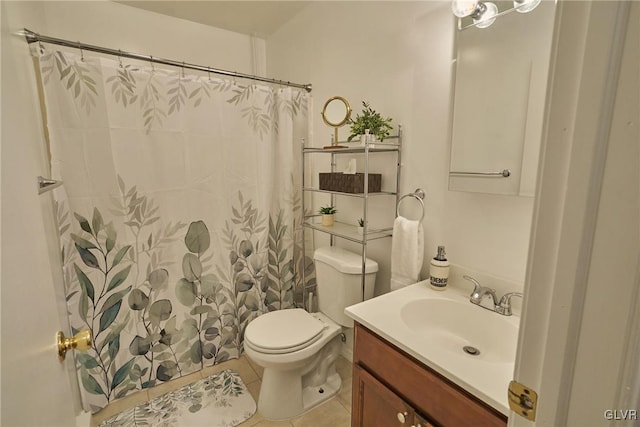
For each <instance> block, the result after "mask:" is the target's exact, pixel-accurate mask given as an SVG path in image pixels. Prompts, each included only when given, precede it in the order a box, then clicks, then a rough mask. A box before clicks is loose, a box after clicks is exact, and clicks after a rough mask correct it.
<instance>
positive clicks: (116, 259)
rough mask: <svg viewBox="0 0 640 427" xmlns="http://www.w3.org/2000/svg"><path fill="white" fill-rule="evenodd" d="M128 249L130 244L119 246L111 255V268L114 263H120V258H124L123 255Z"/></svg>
mask: <svg viewBox="0 0 640 427" xmlns="http://www.w3.org/2000/svg"><path fill="white" fill-rule="evenodd" d="M129 249H131V245H127V246H125V247H123V248H121V249H120V250H119V251H118V252H117V253H116V256H115V257H113V263H111V268H113V267H115V266H116V265H118V264H120V261H122V258H124V256H125V255H126V254H127V252H129Z"/></svg>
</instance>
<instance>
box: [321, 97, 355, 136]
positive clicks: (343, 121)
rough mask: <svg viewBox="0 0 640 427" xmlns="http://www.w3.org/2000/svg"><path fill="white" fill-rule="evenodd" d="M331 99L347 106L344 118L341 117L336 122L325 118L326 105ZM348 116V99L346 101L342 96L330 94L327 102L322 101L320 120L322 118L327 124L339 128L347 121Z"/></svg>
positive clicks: (349, 114) (349, 116) (349, 111)
mask: <svg viewBox="0 0 640 427" xmlns="http://www.w3.org/2000/svg"><path fill="white" fill-rule="evenodd" d="M333 101H342V103H343V104H344V106H345V107H346V108H347V112H346V113H345V115H344V119H342V121H340V122H338V123H332V122H330V121H329V120H328V119H327V114H326V113H327V107H328V106H329V104H331V102H333ZM349 118H351V106H350V105H349V101H347V100H346V99H344V98H343V97H341V96H332V97H331V98H329V99H327V102H325V103H324V107H322V120H324V122H325V123H326V124H327V125H328V126H332V127H334V128H339V127H341V126H344V125H345V124H346V123H347V121H349Z"/></svg>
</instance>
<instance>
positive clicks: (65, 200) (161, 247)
mask: <svg viewBox="0 0 640 427" xmlns="http://www.w3.org/2000/svg"><path fill="white" fill-rule="evenodd" d="M37 50H38V52H37V57H38V64H39V71H40V73H39V74H40V78H41V79H42V84H41V86H42V88H43V95H44V101H45V102H44V103H45V110H46V123H47V131H48V139H49V149H50V156H51V168H52V177H53V178H54V179H59V180H62V181H63V182H64V185H63V186H62V187H60V188H58V189H56V190H54V200H55V206H56V217H57V222H58V225H59V232H60V245H61V257H62V264H63V274H64V281H65V293H66V299H67V305H68V312H69V318H70V324H71V327H72V332H73V333H75V332H77V331H79V330H83V329H89V330H91V334H92V338H93V342H94V348H93V349H91V350H89V351H88V352H86V353H76V355H75V356H76V364H77V368H78V376H79V382H80V384H81V390H82V395H83V396H82V397H83V400H84V406H85V408H86V409H88V410H91V411H92V412H95V411H97V410H99V409H101V408H102V407H104V406H106V405H107V404H108V403H109V402H111V401H113V400H114V399H118V398H121V397H124V396H126V395H128V394H130V393H132V392H135V391H137V390H140V389H145V388H148V387H152V386H154V385H156V384H159V383H161V382H163V381H168V380H170V379H172V378H177V377H180V376H183V375H186V374H189V373H191V372H194V371H197V370H200V369H202V368H203V367H205V366H208V365H213V364H216V363H219V362H222V361H224V360H227V359H230V358H236V357H238V355H239V354H240V352H241V351H242V343H243V334H244V330H245V328H246V326H247V324H248V323H249V322H250V321H251V320H252V319H254V318H255V317H257V316H259V315H260V314H262V313H264V312H267V311H271V310H278V309H285V308H291V307H293V306H294V305H295V301H294V299H295V300H301V299H302V287H303V284H302V283H301V276H302V275H301V273H300V268H302V266H303V265H305V264H303V259H304V257H303V254H301V253H300V243H301V242H300V239H301V238H302V232H301V231H300V227H299V222H300V215H299V209H300V197H301V195H300V192H299V179H298V177H299V175H300V165H299V157H300V156H299V152H300V151H299V150H300V147H299V143H300V141H301V139H302V138H305V137H307V133H308V115H307V112H308V105H309V102H310V96H309V95H308V94H306V93H304V92H302V91H300V90H296V89H291V88H280V87H269V86H264V85H257V84H253V83H251V82H250V83H249V84H239V83H238V82H235V81H233V80H223V79H219V78H212V77H211V76H207V75H205V76H196V75H190V74H187V73H185V70H183V69H178V70H163V69H158V68H155V67H154V66H153V65H152V64H142V65H134V64H130V63H124V61H122V60H110V59H104V58H99V57H93V56H87V55H82V54H80V55H77V54H75V53H70V52H64V51H60V50H52V49H48V48H45V47H43V46H42V45H41V46H39V47H38V48H37ZM310 264H311V262H310V261H309V260H307V261H306V265H310ZM308 280H309V281H308V284H309V283H310V282H311V281H313V280H314V279H313V277H312V275H309V276H308Z"/></svg>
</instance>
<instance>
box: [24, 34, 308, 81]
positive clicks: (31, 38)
mask: <svg viewBox="0 0 640 427" xmlns="http://www.w3.org/2000/svg"><path fill="white" fill-rule="evenodd" d="M22 32H23V35H24V37H25V39H27V43H29V44H31V43H36V42H43V43H51V44H57V45H60V46H66V47H71V48H75V49H80V50H88V51H92V52H98V53H105V54H107V55H114V56H118V57H120V58H130V59H138V60H140V61H149V62H155V63H157V64H164V65H171V66H174V67H180V68H188V69H190V70H198V71H204V72H207V73H214V74H222V75H224V76H230V77H240V78H243V79H249V80H257V81H261V82H267V83H275V84H279V85H282V86H291V87H296V88H300V89H304V90H306V91H307V92H311V84H310V83H308V84H300V83H291V82H286V81H284V80H276V79H270V78H268V77H260V76H253V75H251V74H244V73H238V72H236V71H227V70H220V69H217V68H212V67H205V66H203V65H196V64H188V63H186V62H180V61H174V60H171V59H163V58H156V57H154V56H151V55H141V54H139V53H132V52H125V51H123V50H120V49H118V50H116V49H109V48H106V47H100V46H93V45H90V44H85V43H80V42H73V41H70V40H63V39H58V38H55V37H49V36H43V35H41V34H38V33H35V32H33V31H31V30H28V29H26V28H24V29H23V30H22Z"/></svg>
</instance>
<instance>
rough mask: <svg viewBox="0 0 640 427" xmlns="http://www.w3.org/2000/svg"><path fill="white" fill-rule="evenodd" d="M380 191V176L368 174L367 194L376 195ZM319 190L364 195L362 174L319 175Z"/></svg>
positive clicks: (337, 173)
mask: <svg viewBox="0 0 640 427" xmlns="http://www.w3.org/2000/svg"><path fill="white" fill-rule="evenodd" d="M381 189H382V174H379V173H370V174H369V188H368V190H369V193H378V192H380V191H381ZM320 190H328V191H339V192H342V193H364V173H356V174H345V173H342V172H333V173H329V172H327V173H325V172H321V173H320Z"/></svg>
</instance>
